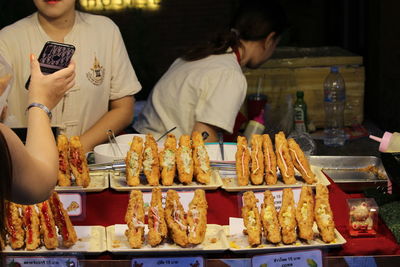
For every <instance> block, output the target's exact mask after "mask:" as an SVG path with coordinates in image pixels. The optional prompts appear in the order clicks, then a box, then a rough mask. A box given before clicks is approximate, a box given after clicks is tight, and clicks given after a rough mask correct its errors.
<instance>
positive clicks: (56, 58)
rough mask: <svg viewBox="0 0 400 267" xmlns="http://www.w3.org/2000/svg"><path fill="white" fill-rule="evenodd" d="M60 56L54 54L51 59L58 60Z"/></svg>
mask: <svg viewBox="0 0 400 267" xmlns="http://www.w3.org/2000/svg"><path fill="white" fill-rule="evenodd" d="M60 58H61V57H60V56H54V57H53V60H54V61H57V60H59V59H60Z"/></svg>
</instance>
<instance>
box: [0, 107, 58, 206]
mask: <svg viewBox="0 0 400 267" xmlns="http://www.w3.org/2000/svg"><path fill="white" fill-rule="evenodd" d="M28 125H29V128H28V134H27V140H26V146H24V145H23V143H22V142H21V140H20V139H19V138H18V137H17V136H16V135H15V134H14V133H13V132H12V131H11V129H9V128H7V127H6V126H4V125H1V127H0V128H1V131H2V132H3V134H4V136H5V138H6V140H7V145H8V147H9V151H10V156H11V161H12V170H13V172H12V181H13V182H12V188H11V190H12V191H11V194H10V199H11V200H12V201H15V202H17V203H22V204H32V203H37V202H41V201H44V200H45V199H47V198H48V196H49V194H50V192H51V190H52V189H53V188H54V186H55V184H56V182H57V172H58V153H57V149H56V147H55V141H54V137H53V134H52V132H51V130H50V125H49V118H48V117H47V114H46V113H45V112H43V111H42V110H40V109H38V108H31V110H30V111H29V118H28Z"/></svg>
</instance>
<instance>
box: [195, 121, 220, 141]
mask: <svg viewBox="0 0 400 267" xmlns="http://www.w3.org/2000/svg"><path fill="white" fill-rule="evenodd" d="M192 132H199V133H201V134H202V133H203V132H207V133H208V137H207V138H206V139H205V140H204V142H205V143H212V142H218V128H217V127H215V126H212V125H210V124H206V123H202V122H198V121H197V122H196V123H195V124H194V126H193V131H192Z"/></svg>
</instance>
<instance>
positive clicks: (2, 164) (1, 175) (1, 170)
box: [0, 131, 12, 240]
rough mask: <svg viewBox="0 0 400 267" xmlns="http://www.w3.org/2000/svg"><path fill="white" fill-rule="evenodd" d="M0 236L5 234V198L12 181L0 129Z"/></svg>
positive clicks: (6, 146) (6, 151) (7, 155)
mask: <svg viewBox="0 0 400 267" xmlns="http://www.w3.org/2000/svg"><path fill="white" fill-rule="evenodd" d="M0 180H1V182H0V197H1V199H0V235H1V236H0V238H3V240H5V239H4V236H5V223H4V218H5V200H6V198H9V197H10V191H11V182H12V162H11V156H10V151H9V149H8V145H7V141H6V139H5V137H4V135H3V133H2V132H1V131H0Z"/></svg>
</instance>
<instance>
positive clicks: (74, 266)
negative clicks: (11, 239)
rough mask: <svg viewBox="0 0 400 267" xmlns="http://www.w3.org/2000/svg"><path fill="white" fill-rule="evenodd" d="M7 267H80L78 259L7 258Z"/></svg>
mask: <svg viewBox="0 0 400 267" xmlns="http://www.w3.org/2000/svg"><path fill="white" fill-rule="evenodd" d="M5 266H13V267H14V266H19V267H42V266H46V267H78V266H79V262H78V259H77V258H76V257H6V259H5Z"/></svg>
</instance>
